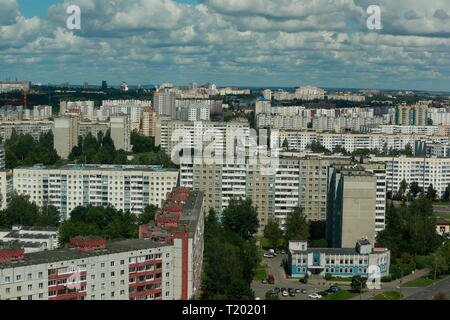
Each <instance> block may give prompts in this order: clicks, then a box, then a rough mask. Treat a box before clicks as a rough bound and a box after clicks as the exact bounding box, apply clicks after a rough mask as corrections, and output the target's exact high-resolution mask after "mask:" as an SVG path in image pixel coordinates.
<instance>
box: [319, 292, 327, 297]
mask: <svg viewBox="0 0 450 320" xmlns="http://www.w3.org/2000/svg"><path fill="white" fill-rule="evenodd" d="M318 294H320V295H321V296H322V297H325V296H327V295H328V292H326V291H320V292H318Z"/></svg>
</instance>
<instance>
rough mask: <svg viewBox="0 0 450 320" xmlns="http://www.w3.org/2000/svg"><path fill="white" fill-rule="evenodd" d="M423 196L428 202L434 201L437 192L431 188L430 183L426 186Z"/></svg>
mask: <svg viewBox="0 0 450 320" xmlns="http://www.w3.org/2000/svg"><path fill="white" fill-rule="evenodd" d="M425 196H426V198H427V199H428V200H431V201H434V200H436V196H437V191H436V190H435V189H434V188H433V184H432V183H430V185H429V186H428V189H427V193H426V195H425Z"/></svg>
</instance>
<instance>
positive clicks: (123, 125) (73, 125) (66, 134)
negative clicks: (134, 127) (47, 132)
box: [53, 116, 132, 159]
mask: <svg viewBox="0 0 450 320" xmlns="http://www.w3.org/2000/svg"><path fill="white" fill-rule="evenodd" d="M108 131H109V132H110V134H111V139H112V140H113V142H114V146H115V147H116V149H123V150H125V151H131V148H132V146H131V127H130V123H129V121H128V117H127V116H114V117H110V120H109V122H90V121H85V122H81V121H79V119H77V118H76V117H65V118H57V119H55V122H54V128H53V135H54V137H53V141H54V146H55V150H56V152H57V153H58V155H59V156H60V157H61V158H63V159H67V158H68V157H69V155H70V153H71V152H72V149H73V148H74V147H75V146H76V145H77V144H78V137H80V136H81V137H86V136H87V135H88V134H89V133H90V134H92V136H93V137H95V138H97V137H98V134H99V133H100V132H102V134H103V136H105V135H106V133H107V132H108Z"/></svg>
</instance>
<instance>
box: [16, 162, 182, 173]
mask: <svg viewBox="0 0 450 320" xmlns="http://www.w3.org/2000/svg"><path fill="white" fill-rule="evenodd" d="M18 169H27V170H61V171H66V170H67V171H70V170H76V171H94V170H101V171H118V172H122V171H126V172H130V171H145V172H178V169H165V168H163V167H161V166H144V165H135V166H130V165H96V164H83V165H80V164H68V165H64V166H61V167H55V166H48V167H47V166H44V165H34V166H32V167H26V166H21V167H18V168H16V169H15V170H18Z"/></svg>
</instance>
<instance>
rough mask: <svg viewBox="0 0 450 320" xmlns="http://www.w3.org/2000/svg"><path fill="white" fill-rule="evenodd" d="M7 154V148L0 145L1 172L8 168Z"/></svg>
mask: <svg viewBox="0 0 450 320" xmlns="http://www.w3.org/2000/svg"><path fill="white" fill-rule="evenodd" d="M5 159H6V153H5V146H3V145H1V144H0V170H5V167H6V160H5Z"/></svg>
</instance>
